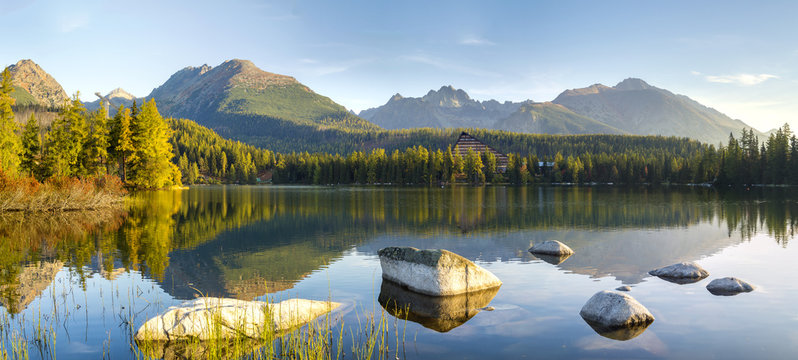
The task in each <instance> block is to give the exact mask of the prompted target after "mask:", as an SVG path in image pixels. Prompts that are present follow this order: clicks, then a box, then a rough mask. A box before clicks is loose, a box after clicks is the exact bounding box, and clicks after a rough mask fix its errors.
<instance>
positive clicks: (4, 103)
mask: <svg viewBox="0 0 798 360" xmlns="http://www.w3.org/2000/svg"><path fill="white" fill-rule="evenodd" d="M2 76H3V79H2V83H0V170H2V171H5V172H6V173H7V174H11V175H15V174H17V172H18V171H19V163H20V159H19V153H20V152H21V151H22V147H21V145H20V141H19V136H17V128H18V127H17V123H16V122H15V121H14V111H13V110H12V109H11V106H12V105H14V102H15V100H14V98H13V97H11V93H12V92H13V91H14V86H13V85H12V84H11V73H10V72H9V71H8V68H6V69H5V70H3V75H2Z"/></svg>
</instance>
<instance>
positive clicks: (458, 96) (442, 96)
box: [421, 85, 474, 108]
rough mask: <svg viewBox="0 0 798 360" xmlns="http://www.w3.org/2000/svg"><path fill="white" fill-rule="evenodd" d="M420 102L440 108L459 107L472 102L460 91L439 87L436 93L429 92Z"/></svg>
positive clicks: (451, 87)
mask: <svg viewBox="0 0 798 360" xmlns="http://www.w3.org/2000/svg"><path fill="white" fill-rule="evenodd" d="M421 100H423V101H426V102H429V103H432V104H435V105H438V106H441V107H450V108H452V107H461V106H464V105H466V104H468V103H472V102H474V100H471V97H470V96H468V94H467V93H466V92H465V91H463V90H462V89H455V88H454V87H453V86H451V85H448V86H441V88H440V89H439V90H438V91H435V90H430V91H429V92H428V93H427V95H424V97H422V98H421Z"/></svg>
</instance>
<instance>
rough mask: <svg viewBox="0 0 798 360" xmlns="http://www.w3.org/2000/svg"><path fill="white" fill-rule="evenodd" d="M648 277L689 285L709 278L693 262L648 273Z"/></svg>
mask: <svg viewBox="0 0 798 360" xmlns="http://www.w3.org/2000/svg"><path fill="white" fill-rule="evenodd" d="M648 273H649V274H650V275H654V276H658V277H660V278H661V279H663V280H667V281H670V282H673V283H677V284H691V283H694V282H698V281H701V280H702V279H704V278H705V277H707V276H709V272H708V271H706V270H704V268H702V267H701V266H700V265H698V264H696V263H694V262H683V263H678V264H673V265H668V266H665V267H661V268H659V269H655V270H651V271H649V272H648Z"/></svg>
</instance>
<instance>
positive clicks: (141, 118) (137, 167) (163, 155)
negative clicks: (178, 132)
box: [128, 100, 180, 189]
mask: <svg viewBox="0 0 798 360" xmlns="http://www.w3.org/2000/svg"><path fill="white" fill-rule="evenodd" d="M131 135H132V136H131V139H132V144H133V149H134V150H133V152H132V154H131V156H130V159H129V160H130V174H129V175H130V176H129V178H128V183H129V184H130V185H132V186H134V187H136V188H141V189H160V188H164V187H167V186H171V185H179V184H180V171H179V170H178V169H177V166H176V165H175V164H173V163H172V162H171V158H172V157H173V154H172V144H171V143H170V142H169V138H170V137H171V135H172V130H171V129H170V128H169V126H168V125H167V124H166V121H164V119H163V117H161V114H160V113H158V107H157V105H156V104H155V100H149V101H145V102H144V104H143V105H142V106H141V112H140V113H138V114H137V115H136V117H135V118H133V122H132V124H131ZM175 177H176V178H175Z"/></svg>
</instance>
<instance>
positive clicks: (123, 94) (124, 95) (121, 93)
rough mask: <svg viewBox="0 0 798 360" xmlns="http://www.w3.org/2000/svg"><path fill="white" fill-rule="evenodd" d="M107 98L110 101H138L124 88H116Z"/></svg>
mask: <svg viewBox="0 0 798 360" xmlns="http://www.w3.org/2000/svg"><path fill="white" fill-rule="evenodd" d="M105 97H107V98H109V99H114V98H119V99H125V100H134V99H136V97H135V96H133V95H132V94H130V93H129V92H127V91H125V90H123V89H122V88H116V89H113V90H111V92H109V93H108V95H105Z"/></svg>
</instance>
